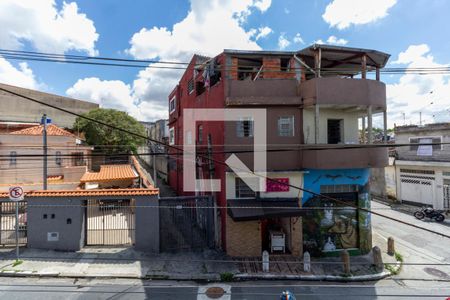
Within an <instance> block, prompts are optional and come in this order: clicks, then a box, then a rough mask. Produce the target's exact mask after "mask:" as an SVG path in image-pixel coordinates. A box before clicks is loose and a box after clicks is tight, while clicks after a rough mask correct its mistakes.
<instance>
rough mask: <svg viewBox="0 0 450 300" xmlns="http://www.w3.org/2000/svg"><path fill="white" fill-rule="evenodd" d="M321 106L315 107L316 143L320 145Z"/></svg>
mask: <svg viewBox="0 0 450 300" xmlns="http://www.w3.org/2000/svg"><path fill="white" fill-rule="evenodd" d="M319 117H320V114H319V104H316V105H314V143H315V144H318V143H319Z"/></svg>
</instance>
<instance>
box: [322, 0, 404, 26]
mask: <svg viewBox="0 0 450 300" xmlns="http://www.w3.org/2000/svg"><path fill="white" fill-rule="evenodd" d="M396 3H397V0H333V1H332V2H331V3H330V4H328V5H327V7H326V8H325V12H324V14H323V15H322V18H323V19H324V20H325V22H327V23H328V24H330V26H331V27H337V28H338V29H345V28H348V27H350V25H352V24H353V25H362V24H368V23H371V22H375V21H377V20H379V19H382V18H384V17H386V16H387V15H388V10H389V9H390V8H391V7H393V6H394V5H395V4H396Z"/></svg>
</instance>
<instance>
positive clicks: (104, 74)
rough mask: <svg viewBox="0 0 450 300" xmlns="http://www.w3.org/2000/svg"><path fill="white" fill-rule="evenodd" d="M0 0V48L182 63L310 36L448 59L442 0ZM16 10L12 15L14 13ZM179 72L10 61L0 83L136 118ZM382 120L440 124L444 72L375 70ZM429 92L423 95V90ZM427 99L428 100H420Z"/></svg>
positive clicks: (149, 114) (431, 60)
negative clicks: (381, 88) (381, 86)
mask: <svg viewBox="0 0 450 300" xmlns="http://www.w3.org/2000/svg"><path fill="white" fill-rule="evenodd" d="M22 2H25V3H19V2H18V1H15V0H0V48H2V49H18V50H30V51H42V52H51V53H66V54H88V55H99V56H106V57H124V58H139V59H164V60H176V61H188V60H189V58H190V57H191V56H192V54H193V53H201V54H206V55H215V54H218V53H219V52H220V51H221V50H222V49H223V48H236V49H253V50H255V49H266V50H268V49H270V50H296V49H301V48H303V47H306V46H307V45H309V44H312V43H314V42H318V43H329V44H339V45H346V46H353V47H362V48H373V49H377V50H381V51H384V52H387V53H390V54H391V55H392V56H391V60H390V63H389V66H395V67H427V66H442V65H448V64H449V63H450V40H449V39H447V38H446V35H447V33H448V32H449V29H450V25H449V23H448V21H447V14H448V12H449V11H450V1H446V0H308V1H305V0H303V1H298V0H272V1H271V0H191V1H182V0H168V1H149V0H145V1H144V0H133V1H132V2H130V3H126V2H124V1H119V0H103V1H100V0H99V1H92V0H77V1H72V2H71V1H70V0H69V1H67V2H63V1H59V0H57V1H53V0H34V1H22ZM17 16H21V17H20V18H18V17H17ZM179 76H180V71H176V70H156V69H149V68H147V69H142V70H138V69H127V68H116V67H95V66H85V65H70V64H51V63H43V62H41V63H39V62H32V61H29V62H22V61H12V60H7V59H4V58H1V57H0V82H4V83H10V84H14V85H20V86H24V87H29V88H35V89H39V90H44V91H48V92H52V93H56V94H60V95H68V96H71V97H75V98H80V99H84V100H89V101H94V102H97V103H100V104H101V105H102V106H104V107H113V108H117V109H122V110H126V111H128V112H129V113H130V114H132V115H134V116H135V117H137V118H138V119H140V120H154V119H157V118H162V117H165V116H166V115H167V106H166V99H167V98H166V97H167V94H168V92H169V91H170V90H171V89H172V88H173V87H174V85H175V84H176V83H177V81H178V78H179ZM382 80H383V81H385V82H386V83H387V84H388V86H387V93H388V109H389V124H390V125H391V126H392V125H393V123H394V122H396V123H397V124H403V122H404V118H403V114H405V120H406V123H413V124H414V123H417V122H418V120H419V114H418V112H419V111H422V112H423V119H424V120H425V121H427V122H439V121H449V120H450V113H449V112H448V111H447V110H446V109H450V83H449V76H447V75H433V76H420V75H397V76H389V75H383V77H382ZM431 91H432V93H430V92H431ZM431 102H433V104H432V105H430V104H429V103H431Z"/></svg>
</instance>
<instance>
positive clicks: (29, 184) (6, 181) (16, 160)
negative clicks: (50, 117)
mask: <svg viewBox="0 0 450 300" xmlns="http://www.w3.org/2000/svg"><path fill="white" fill-rule="evenodd" d="M46 132H47V182H48V189H49V190H52V189H59V190H60V189H76V188H78V186H79V184H80V178H81V177H82V176H83V175H84V174H85V173H86V172H87V171H88V170H89V168H90V166H91V152H92V147H91V146H88V145H85V144H83V142H82V140H81V139H80V138H79V137H77V136H76V135H75V134H73V133H71V132H69V131H67V130H65V129H63V128H61V127H59V126H56V125H54V124H48V125H47V126H46ZM0 156H1V157H2V159H1V160H0V191H1V190H3V191H4V190H8V188H9V186H11V185H21V186H23V188H24V189H25V190H37V189H42V188H43V182H44V179H43V173H44V172H43V170H44V169H43V168H44V167H43V125H36V126H32V127H28V128H24V129H21V130H17V131H13V132H10V133H2V134H0Z"/></svg>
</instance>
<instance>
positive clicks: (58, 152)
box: [55, 151, 62, 166]
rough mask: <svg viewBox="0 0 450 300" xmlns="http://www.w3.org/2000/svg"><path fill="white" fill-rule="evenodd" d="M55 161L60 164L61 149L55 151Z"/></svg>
mask: <svg viewBox="0 0 450 300" xmlns="http://www.w3.org/2000/svg"><path fill="white" fill-rule="evenodd" d="M55 163H56V164H57V165H59V166H60V165H61V163H62V158H61V151H56V155H55Z"/></svg>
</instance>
